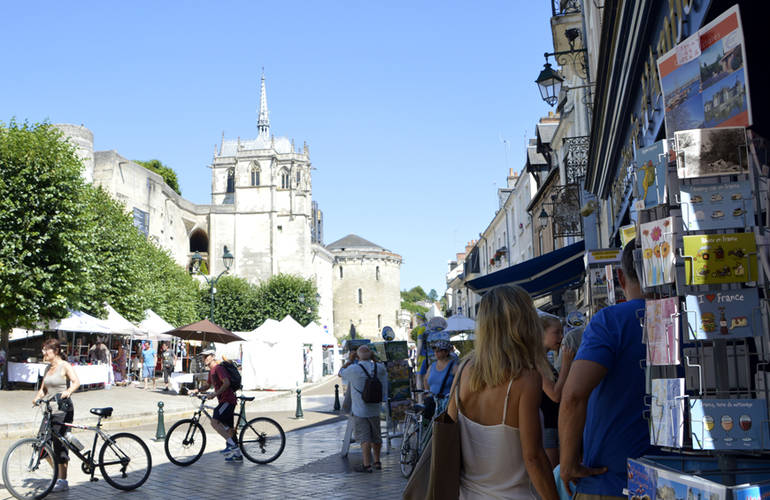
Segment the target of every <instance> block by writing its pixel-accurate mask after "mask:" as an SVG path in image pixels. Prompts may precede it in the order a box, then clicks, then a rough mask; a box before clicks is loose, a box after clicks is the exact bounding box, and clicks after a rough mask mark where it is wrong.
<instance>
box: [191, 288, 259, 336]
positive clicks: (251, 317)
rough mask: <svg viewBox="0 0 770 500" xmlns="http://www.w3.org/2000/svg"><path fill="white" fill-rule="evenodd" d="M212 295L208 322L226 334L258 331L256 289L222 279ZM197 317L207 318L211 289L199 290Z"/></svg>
mask: <svg viewBox="0 0 770 500" xmlns="http://www.w3.org/2000/svg"><path fill="white" fill-rule="evenodd" d="M215 288H216V294H215V295H214V317H213V318H209V319H211V320H212V321H213V322H215V323H216V324H218V325H220V326H223V327H225V328H227V329H228V330H233V331H239V332H246V331H251V330H253V329H255V328H256V327H258V326H259V325H260V324H261V322H260V319H261V317H262V316H261V314H260V311H259V310H258V309H257V287H255V286H254V285H250V284H249V282H248V281H246V280H245V279H243V278H238V277H236V276H222V277H221V278H220V279H219V281H217V285H216V287H215ZM198 295H199V297H200V301H199V307H200V310H199V316H201V317H206V318H208V317H209V316H211V289H210V288H209V287H208V286H203V287H201V289H200V292H199V294H198Z"/></svg>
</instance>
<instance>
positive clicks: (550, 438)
mask: <svg viewBox="0 0 770 500" xmlns="http://www.w3.org/2000/svg"><path fill="white" fill-rule="evenodd" d="M558 447H559V429H557V428H555V427H546V428H545V429H543V448H545V449H549V448H558Z"/></svg>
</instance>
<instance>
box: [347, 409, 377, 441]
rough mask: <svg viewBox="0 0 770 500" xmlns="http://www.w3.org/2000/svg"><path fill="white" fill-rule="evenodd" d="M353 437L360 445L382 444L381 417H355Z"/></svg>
mask: <svg viewBox="0 0 770 500" xmlns="http://www.w3.org/2000/svg"><path fill="white" fill-rule="evenodd" d="M353 436H354V437H355V438H356V441H358V442H359V443H374V444H381V443H382V437H381V436H380V417H379V416H376V417H356V416H354V417H353Z"/></svg>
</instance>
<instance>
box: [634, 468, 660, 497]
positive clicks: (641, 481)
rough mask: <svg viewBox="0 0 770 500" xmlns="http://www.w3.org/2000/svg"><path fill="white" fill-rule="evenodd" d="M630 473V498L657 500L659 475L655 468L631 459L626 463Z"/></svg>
mask: <svg viewBox="0 0 770 500" xmlns="http://www.w3.org/2000/svg"><path fill="white" fill-rule="evenodd" d="M626 470H627V471H628V495H629V498H634V499H641V498H644V497H645V496H646V497H647V498H655V486H656V484H657V478H658V474H657V471H656V470H655V468H654V467H651V466H649V465H647V464H645V463H643V462H639V461H637V460H634V459H633V458H629V459H628V461H627V462H626Z"/></svg>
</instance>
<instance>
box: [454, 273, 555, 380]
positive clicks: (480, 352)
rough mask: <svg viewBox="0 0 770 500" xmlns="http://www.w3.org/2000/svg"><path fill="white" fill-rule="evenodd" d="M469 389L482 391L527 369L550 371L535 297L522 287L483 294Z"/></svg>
mask: <svg viewBox="0 0 770 500" xmlns="http://www.w3.org/2000/svg"><path fill="white" fill-rule="evenodd" d="M471 359H472V360H473V366H472V367H471V368H470V374H469V375H470V378H469V383H470V389H471V390H472V391H479V390H481V389H483V388H485V387H496V386H498V385H501V384H503V383H505V382H507V381H508V380H510V379H512V378H513V379H516V378H518V377H519V376H520V375H521V374H522V372H523V371H524V370H531V369H538V370H539V371H540V372H541V373H549V372H550V370H549V369H548V367H547V361H546V357H545V347H543V326H542V323H541V321H540V318H539V317H538V315H537V310H536V309H535V306H534V304H533V303H532V298H531V297H530V296H529V294H528V293H527V292H526V291H525V290H524V289H523V288H521V287H518V286H515V285H514V286H499V287H496V288H493V289H492V290H490V291H489V292H487V293H486V295H484V297H483V298H482V299H481V304H480V305H479V314H478V320H477V322H476V348H475V350H474V351H473V353H472V354H471Z"/></svg>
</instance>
